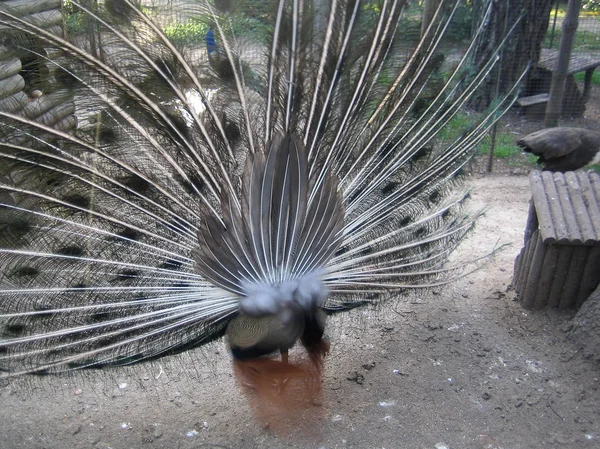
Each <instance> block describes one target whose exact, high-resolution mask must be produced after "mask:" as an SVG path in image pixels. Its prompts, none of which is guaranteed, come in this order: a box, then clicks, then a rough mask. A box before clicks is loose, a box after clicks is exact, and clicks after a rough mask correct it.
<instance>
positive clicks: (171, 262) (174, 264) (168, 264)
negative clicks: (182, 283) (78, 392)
mask: <svg viewBox="0 0 600 449" xmlns="http://www.w3.org/2000/svg"><path fill="white" fill-rule="evenodd" d="M182 265H183V263H182V262H180V261H178V260H175V259H168V260H166V261H164V262H163V263H161V264H160V265H159V266H158V268H162V269H165V270H175V269H178V268H181V266H182Z"/></svg>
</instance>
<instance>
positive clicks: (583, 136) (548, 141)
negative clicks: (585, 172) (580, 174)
mask: <svg viewBox="0 0 600 449" xmlns="http://www.w3.org/2000/svg"><path fill="white" fill-rule="evenodd" d="M517 145H519V146H520V147H521V148H523V151H525V152H527V153H532V154H534V155H535V156H537V157H538V164H539V165H542V166H543V169H544V170H549V171H556V172H563V173H564V172H566V171H573V170H579V169H580V168H584V167H587V166H589V165H593V164H597V163H598V162H599V161H600V132H599V131H596V130H593V129H585V128H565V127H557V128H547V129H542V130H540V131H536V132H533V133H531V134H528V135H526V136H525V137H523V138H521V139H519V140H518V141H517Z"/></svg>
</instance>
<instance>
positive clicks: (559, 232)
mask: <svg viewBox="0 0 600 449" xmlns="http://www.w3.org/2000/svg"><path fill="white" fill-rule="evenodd" d="M541 177H542V183H543V192H544V193H545V197H544V201H545V202H546V204H547V205H548V209H549V210H550V216H549V217H548V223H545V224H546V225H548V226H550V227H551V228H552V233H551V238H550V239H549V240H547V239H543V240H544V243H549V244H552V243H555V242H556V243H561V244H564V243H568V241H569V239H568V233H567V224H566V223H565V219H564V215H563V213H562V210H561V207H560V200H559V199H558V192H557V190H556V186H555V185H554V177H553V176H552V173H551V172H547V171H545V172H542V175H541ZM537 207H538V203H536V208H537ZM540 223H541V219H540Z"/></svg>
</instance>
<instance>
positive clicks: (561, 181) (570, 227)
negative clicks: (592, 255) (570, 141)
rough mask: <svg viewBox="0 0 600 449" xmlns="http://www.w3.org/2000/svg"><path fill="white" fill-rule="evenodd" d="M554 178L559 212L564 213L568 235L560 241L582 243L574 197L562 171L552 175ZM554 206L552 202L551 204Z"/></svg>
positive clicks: (563, 217)
mask: <svg viewBox="0 0 600 449" xmlns="http://www.w3.org/2000/svg"><path fill="white" fill-rule="evenodd" d="M552 177H553V178H554V186H555V187H556V193H557V194H558V202H559V204H558V206H559V207H560V209H559V208H557V209H556V210H557V213H558V211H560V214H561V215H562V219H563V221H564V222H565V225H566V228H565V231H566V235H565V236H564V237H563V238H562V239H560V238H559V240H558V241H559V243H563V244H576V245H581V243H582V241H583V238H582V236H581V231H580V229H579V226H578V225H577V220H576V218H575V210H574V209H573V204H572V202H571V200H572V198H571V195H570V192H569V189H568V188H567V183H566V181H565V178H564V176H563V174H562V173H554V175H553V176H552ZM550 208H552V204H551V205H550Z"/></svg>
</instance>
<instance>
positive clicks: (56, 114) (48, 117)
mask: <svg viewBox="0 0 600 449" xmlns="http://www.w3.org/2000/svg"><path fill="white" fill-rule="evenodd" d="M74 113H75V103H73V102H65V103H63V104H60V105H58V106H56V107H55V108H53V109H51V110H50V111H48V112H46V113H45V114H43V115H41V116H39V117H37V118H36V119H35V121H36V122H38V123H41V124H42V125H46V126H50V127H52V126H54V125H56V124H57V123H59V122H61V121H62V120H63V119H65V118H66V117H68V116H69V115H73V114H74Z"/></svg>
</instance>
